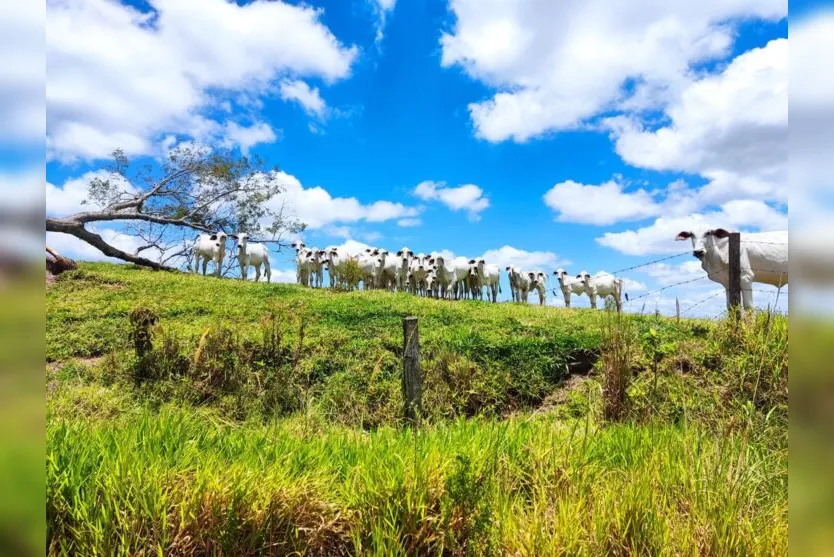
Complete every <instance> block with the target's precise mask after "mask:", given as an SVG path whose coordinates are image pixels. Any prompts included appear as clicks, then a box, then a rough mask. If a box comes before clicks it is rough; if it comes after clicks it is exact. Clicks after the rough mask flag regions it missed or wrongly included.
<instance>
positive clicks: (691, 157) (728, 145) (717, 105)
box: [608, 39, 788, 205]
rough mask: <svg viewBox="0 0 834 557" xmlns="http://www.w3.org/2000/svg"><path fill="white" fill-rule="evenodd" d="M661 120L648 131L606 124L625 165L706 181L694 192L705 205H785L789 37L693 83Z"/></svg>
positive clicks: (618, 121)
mask: <svg viewBox="0 0 834 557" xmlns="http://www.w3.org/2000/svg"><path fill="white" fill-rule="evenodd" d="M666 114H667V115H668V117H669V119H670V123H669V124H668V125H666V126H664V127H661V128H659V129H656V130H653V131H648V130H644V129H642V127H641V126H640V124H639V123H637V122H636V121H635V120H633V119H628V118H625V117H617V118H614V119H611V120H609V121H608V123H609V125H610V126H611V127H612V130H613V136H614V138H615V141H616V149H617V153H618V154H619V155H620V156H621V157H622V158H623V160H624V161H625V162H627V163H629V164H632V165H634V166H639V167H643V168H650V169H654V170H673V171H684V172H691V173H695V174H699V175H701V176H703V177H705V178H707V179H708V180H709V181H710V183H708V184H707V185H706V186H704V187H703V188H701V190H700V193H699V198H700V199H701V201H702V203H703V204H704V205H707V204H712V203H721V202H725V201H729V200H732V199H738V198H741V197H744V198H750V199H762V200H779V201H783V202H785V201H787V184H786V181H787V163H788V40H787V39H777V40H773V41H771V42H769V43H768V44H767V46H765V47H763V48H757V49H753V50H750V51H748V52H745V53H743V54H741V55H739V56H738V57H736V58H735V59H734V60H733V61H732V62H731V63H730V64H729V65H728V66H727V68H726V69H725V70H724V71H723V72H721V73H720V74H718V75H710V76H706V77H704V78H702V79H700V80H697V81H694V82H692V83H691V84H689V85H688V86H687V87H686V88H684V89H683V91H682V92H681V94H680V96H679V98H677V99H675V100H674V101H673V102H672V103H671V104H670V105H669V107H668V108H667V109H666Z"/></svg>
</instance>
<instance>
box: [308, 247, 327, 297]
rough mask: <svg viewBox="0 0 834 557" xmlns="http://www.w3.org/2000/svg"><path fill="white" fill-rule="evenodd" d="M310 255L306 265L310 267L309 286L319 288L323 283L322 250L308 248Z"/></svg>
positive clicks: (323, 260)
mask: <svg viewBox="0 0 834 557" xmlns="http://www.w3.org/2000/svg"><path fill="white" fill-rule="evenodd" d="M309 252H310V256H309V257H308V258H307V259H308V263H307V265H308V267H309V269H310V278H309V281H310V286H314V287H316V288H321V287H322V284H324V263H325V257H324V256H323V255H322V250H320V249H319V248H315V247H314V248H310V250H309Z"/></svg>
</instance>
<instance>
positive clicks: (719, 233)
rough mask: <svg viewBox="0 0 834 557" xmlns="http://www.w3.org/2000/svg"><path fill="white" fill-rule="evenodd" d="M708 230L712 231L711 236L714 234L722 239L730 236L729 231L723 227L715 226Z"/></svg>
mask: <svg viewBox="0 0 834 557" xmlns="http://www.w3.org/2000/svg"><path fill="white" fill-rule="evenodd" d="M710 232H712V235H713V236H715V237H716V238H719V239H721V240H723V239H724V238H729V237H730V233H729V232H727V231H726V230H725V229H723V228H715V229H713V230H711V231H710Z"/></svg>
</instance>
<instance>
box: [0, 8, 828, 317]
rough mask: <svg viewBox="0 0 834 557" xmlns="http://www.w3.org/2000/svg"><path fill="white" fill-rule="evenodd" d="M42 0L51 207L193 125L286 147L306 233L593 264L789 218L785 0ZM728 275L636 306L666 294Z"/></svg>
mask: <svg viewBox="0 0 834 557" xmlns="http://www.w3.org/2000/svg"><path fill="white" fill-rule="evenodd" d="M47 4H48V6H47V10H46V14H45V17H46V45H45V49H46V50H45V56H46V61H47V73H46V98H45V103H46V108H47V115H48V118H46V119H45V120H44V119H42V118H41V119H39V120H38V119H36V120H34V121H33V120H31V119H30V120H25V118H24V116H25V114H26V110H33V109H32V108H31V106H27V102H29V101H30V100H31V103H30V104H32V105H33V106H34V103H37V102H40V103H43V102H44V99H43V98H42V97H41V98H40V99H36V98H35V99H30V97H31V92H30V89H29V87H30V85H31V83H32V82H33V81H34V80H36V79H38V78H40V79H43V76H42V75H40V76H37V75H34V76H25V75H24V76H23V77H21V78H20V82H21V83H20V85H19V87H17V93H16V94H17V95H18V97H19V101H18V104H19V105H20V107H21V108H19V109H18V110H16V111H14V113H13V114H10V115H8V117H7V121H9V122H12V124H13V125H14V126H17V127H18V128H20V129H19V130H17V131H16V132H15V133H17V134H19V135H20V134H22V135H26V134H29V135H31V136H33V137H36V136H38V134H40V136H41V137H42V136H43V133H44V131H45V135H46V147H45V149H46V158H47V166H46V180H47V186H46V196H47V212H51V213H52V214H66V213H69V212H71V211H72V210H74V209H77V208H78V207H79V204H80V202H81V200H83V198H84V184H85V182H86V180H87V179H89V178H90V177H92V176H95V175H96V173H97V172H99V171H100V169H101V168H102V166H103V165H104V164H105V163H106V162H107V160H106V158H107V156H108V153H110V152H111V151H112V150H113V149H115V148H121V149H123V150H124V151H125V152H126V153H127V154H128V155H129V156H130V157H131V158H133V159H136V160H144V159H147V160H149V161H153V160H154V158H155V157H157V156H159V155H160V154H161V153H163V152H165V150H167V149H170V148H171V147H172V146H173V145H176V144H177V143H180V142H195V143H199V144H205V145H215V146H222V147H226V148H233V149H238V150H240V152H242V153H256V154H258V155H260V156H261V157H263V158H264V159H266V160H267V161H269V162H270V163H274V164H277V165H279V166H280V168H281V174H280V178H281V181H282V183H283V184H284V186H285V188H286V191H285V194H284V199H283V201H284V202H285V203H286V206H287V207H288V208H289V210H290V211H291V212H292V213H293V214H294V215H295V216H297V217H298V218H299V219H300V220H302V221H304V222H306V223H307V224H308V229H307V231H306V232H305V233H304V239H305V241H306V242H307V243H308V244H309V245H319V246H324V245H329V244H346V245H347V246H349V247H354V248H358V247H360V246H361V245H362V244H372V245H379V246H384V247H387V248H389V249H390V248H395V249H398V248H400V247H402V246H408V247H410V248H411V249H413V250H414V251H417V252H420V251H422V252H431V251H445V252H447V253H453V254H455V255H464V256H467V257H474V256H479V255H484V256H485V257H486V258H487V259H488V260H489V261H492V262H495V263H497V264H499V265H502V266H505V265H507V264H510V263H512V264H516V265H520V266H522V267H524V268H525V269H531V270H533V269H542V270H545V271H548V272H552V271H553V270H555V269H556V268H558V267H564V268H566V269H568V270H569V271H571V272H575V273H578V272H579V271H580V270H587V271H590V272H592V273H595V272H598V271H603V270H604V271H609V272H610V271H615V270H619V269H623V268H626V267H631V266H633V265H637V264H640V263H644V262H647V261H651V260H654V259H659V258H662V257H666V256H669V255H674V254H677V253H681V252H684V251H686V250H687V248H688V247H689V246H686V245H683V244H682V243H676V242H675V241H674V237H675V235H676V234H677V233H678V232H679V231H680V230H685V229H691V228H693V227H699V226H712V225H715V226H723V227H725V228H734V229H737V230H741V231H759V230H775V229H785V228H786V227H787V202H788V38H787V37H788V23H787V15H788V11H787V10H788V4H787V0H700V1H698V2H690V1H666V2H657V1H655V0H628V1H625V0H582V1H578V0H576V1H564V2H552V1H551V0H515V1H512V2H506V1H498V0H448V1H441V0H425V1H406V0H399V1H395V0H339V1H333V0H331V1H322V0H309V1H306V2H291V1H284V2H282V1H270V2H265V1H254V2H243V1H238V2H236V3H235V2H229V1H226V0H146V1H137V2H133V1H131V2H127V1H126V0H123V1H122V2H119V1H116V0H61V1H58V0H55V1H53V0H49V1H48V2H47ZM41 17H43V15H41ZM23 19H25V18H21V21H18V22H17V24H15V25H13V26H12V27H14V29H16V30H17V31H18V32H24V31H25V29H26V22H25V21H22V20H23ZM0 25H2V24H0ZM797 34H799V35H802V30H800V31H797V30H796V29H792V34H791V35H792V36H791V40H792V41H795V40H797ZM810 34H811V31H809V32H808V33H807V35H810ZM817 35H818V36H819V37H818V38H816V39H815V38H811V39H808V40H811V41H813V40H824V39H823V38H822V35H824V34H823V33H820V32H817ZM800 40H801V38H800ZM41 55H43V53H42V54H41ZM33 71H34V70H33ZM24 74H25V72H24ZM814 101H815V99H813V98H811V99H809V100H808V103H809V105H813V102H814ZM41 105H42V104H41ZM1 106H3V103H0V107H1ZM1 110H2V108H0V111H1ZM24 120H25V122H29V123H30V125H28V126H27V125H25V123H22V124H19V125H18V124H16V122H18V121H24ZM32 122H36V123H37V126H35V124H34V123H32ZM12 129H13V126H10V127H6V130H7V131H8V130H12ZM0 133H3V132H0ZM9 133H11V132H9ZM99 228H100V230H99V232H101V233H103V234H105V235H106V237H107V238H108V239H111V240H112V241H114V242H118V243H119V244H120V245H121V246H123V247H126V248H129V247H130V246H131V245H132V244H131V242H132V239H131V238H129V237H127V236H124V235H123V234H121V231H119V230H117V229H112V228H107V226H105V225H101V226H100V227H99ZM48 241H49V243H50V244H54V247H55V248H56V249H58V250H59V251H61V250H63V251H65V252H67V254H68V255H75V256H77V257H79V258H83V259H98V258H100V256H99V255H98V254H96V253H95V252H94V250H90V249H89V248H87V247H85V246H81V245H79V244H78V242H76V241H75V240H74V239H72V238H58V237H52V236H51V235H50V237H49V238H48ZM273 259H274V260H275V262H273V268H275V269H279V270H282V271H288V270H289V269H290V268H291V265H292V264H291V258H290V256H289V255H288V254H286V253H280V254H278V253H276V254H274V256H273ZM700 274H703V272H702V271H701V270H700V268H699V267H698V265H697V262H694V261H693V260H692V258H691V257H688V256H682V257H678V258H675V259H670V260H667V261H665V262H662V263H658V264H656V265H650V266H646V267H642V268H640V269H636V270H634V271H630V272H628V273H624V274H623V277H624V278H626V279H628V281H627V286H626V290H627V291H628V292H629V294H630V295H631V296H632V297H636V296H639V295H641V294H645V293H647V292H650V291H653V290H655V289H657V288H660V287H663V286H667V285H669V284H674V283H675V282H679V281H683V280H688V279H690V278H697V277H698V276H699V275H700ZM281 276H282V277H283V278H284V279H285V280H292V274H291V273H289V272H285V273H282V274H281ZM505 283H506V279H505ZM716 286H717V285H716V284H715V283H711V282H710V281H708V280H701V281H695V282H693V283H690V284H687V285H684V286H682V287H679V288H672V289H669V290H667V291H664V292H662V293H660V294H657V295H651V296H647V297H646V298H643V299H642V300H640V301H638V302H635V303H634V304H632V306H633V309H636V310H639V309H640V307H636V306H637V305H640V306H642V302H643V301H645V302H646V307H647V310H648V311H653V310H654V309H655V308H657V309H660V310H661V311H664V312H670V311H674V305H675V297H676V296H677V297H679V298H680V299H681V301H680V304H681V306H682V307H684V308H685V307H688V306H689V305H693V304H695V303H697V302H699V301H700V300H701V299H703V298H704V297H705V296H707V295H710V294H713V293H714V292H715V289H716ZM762 289H763V290H768V291H767V292H761V293H756V295H755V298H756V302H757V304H758V305H767V304H768V303H770V304H773V303H775V302H776V294H775V291H772V289H768V288H767V287H764V286H762ZM508 296H509V294H508V289H507V288H506V284H505V287H504V297H505V298H506V297H508ZM534 298H535V296H534ZM722 298H723V297H722V296H716V297H714V298H713V299H712V300H708V301H707V302H705V303H703V304H702V305H701V306H699V308H698V309H697V313H698V314H701V315H714V314H717V313H719V312H720V311H721V308H722V306H723V300H722ZM548 303H553V304H556V305H560V304H561V298H560V297H559V299H558V300H554V296H553V295H552V294H551V295H550V297H549V300H548ZM577 305H579V306H583V305H588V303H587V298H582V299H581V301H580V302H579V303H578V304H577ZM779 307H780V308H781V309H787V296H786V295H785V294H784V293H783V295H782V296H781V297H780V299H779Z"/></svg>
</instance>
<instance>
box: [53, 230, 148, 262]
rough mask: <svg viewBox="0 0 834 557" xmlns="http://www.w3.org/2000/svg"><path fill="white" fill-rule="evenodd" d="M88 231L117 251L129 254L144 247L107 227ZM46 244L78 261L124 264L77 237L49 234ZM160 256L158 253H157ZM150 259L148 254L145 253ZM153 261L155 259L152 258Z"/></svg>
mask: <svg viewBox="0 0 834 557" xmlns="http://www.w3.org/2000/svg"><path fill="white" fill-rule="evenodd" d="M88 230H90V232H93V233H95V234H98V235H100V236H101V238H102V239H103V240H104V241H105V242H107V243H108V244H110V245H111V246H113V247H114V248H116V249H120V250H122V251H124V252H127V253H133V252H135V251H136V249H137V248H139V247H140V246H141V245H142V241H141V240H140V239H139V238H137V237H136V236H131V235H129V234H124V233H122V232H119V231H118V230H114V229H112V228H106V227H89V228H88ZM46 244H47V245H48V246H49V247H51V248H53V249H54V250H55V251H57V252H58V253H60V254H61V255H63V256H65V257H69V258H71V259H75V260H78V261H109V262H111V263H124V261H122V260H121V259H115V258H112V257H107V256H106V255H104V254H103V253H101V252H100V251H99V250H98V248H95V247H93V246H91V245H90V244H88V243H87V242H84V241H83V240H79V239H78V238H76V237H75V236H70V235H69V234H62V233H60V232H47V233H46ZM157 255H158V253H157ZM142 256H143V257H148V253H143V254H142ZM150 258H151V259H153V257H150Z"/></svg>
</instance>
